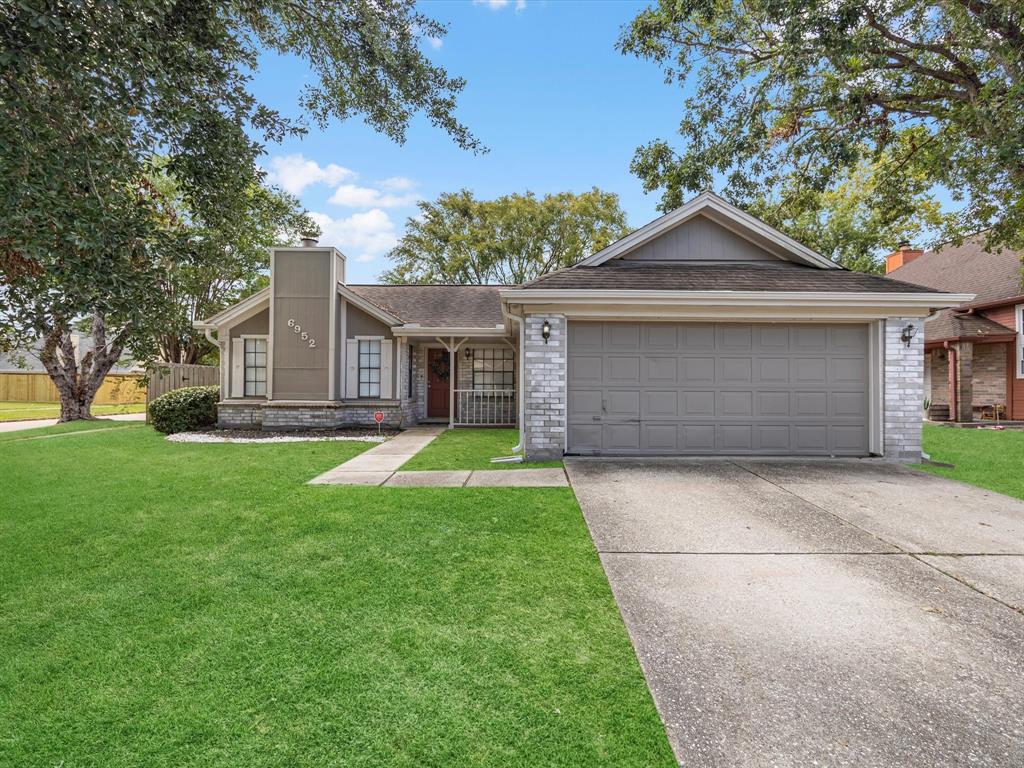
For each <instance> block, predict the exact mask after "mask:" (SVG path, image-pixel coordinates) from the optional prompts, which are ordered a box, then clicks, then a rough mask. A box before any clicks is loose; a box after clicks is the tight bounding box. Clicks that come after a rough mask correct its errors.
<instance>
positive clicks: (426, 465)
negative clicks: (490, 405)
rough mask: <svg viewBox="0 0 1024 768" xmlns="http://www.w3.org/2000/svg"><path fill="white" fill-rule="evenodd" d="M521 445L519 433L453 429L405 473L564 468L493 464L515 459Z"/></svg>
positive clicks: (544, 463) (551, 463)
mask: <svg viewBox="0 0 1024 768" xmlns="http://www.w3.org/2000/svg"><path fill="white" fill-rule="evenodd" d="M517 442H519V431H518V430H515V429H481V428H472V427H460V428H458V429H449V430H447V431H445V432H443V433H442V434H441V435H439V436H438V437H437V438H435V439H434V441H433V442H432V443H430V445H428V446H427V447H426V448H424V449H423V450H422V451H420V452H419V453H417V454H416V455H415V456H413V457H412V458H411V459H410V460H409V461H407V462H406V463H405V464H403V465H402V470H423V469H523V468H526V467H529V468H538V467H560V466H562V462H561V461H558V460H555V461H525V462H523V463H521V464H491V459H493V458H495V457H498V456H511V455H512V448H513V447H514V446H515V444H516V443H517Z"/></svg>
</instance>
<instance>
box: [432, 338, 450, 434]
mask: <svg viewBox="0 0 1024 768" xmlns="http://www.w3.org/2000/svg"><path fill="white" fill-rule="evenodd" d="M451 378H452V377H451V371H450V370H449V367H448V350H447V349H436V348H430V349H428V350H427V418H428V419H447V418H448V416H449V413H450V408H451V400H450V399H449V397H450V394H449V388H450V387H451Z"/></svg>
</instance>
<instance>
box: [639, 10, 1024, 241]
mask: <svg viewBox="0 0 1024 768" xmlns="http://www.w3.org/2000/svg"><path fill="white" fill-rule="evenodd" d="M619 48H620V50H621V51H623V52H625V53H630V54H635V55H637V56H640V57H644V58H647V59H651V60H653V61H655V62H657V63H658V64H660V65H661V66H662V68H663V71H664V73H665V77H666V81H667V82H670V83H671V82H676V83H679V84H681V85H682V84H685V85H686V86H687V88H691V89H692V90H691V92H690V95H689V96H688V97H687V99H686V101H685V110H684V114H683V117H682V119H681V122H680V125H679V135H680V137H681V138H682V146H679V147H676V146H674V145H673V144H672V143H670V142H669V141H668V140H665V139H656V140H654V141H651V142H650V143H649V144H647V145H646V146H642V147H640V148H639V149H638V150H637V152H636V154H635V156H634V159H633V163H632V170H633V171H634V173H636V175H637V176H639V177H640V179H641V180H642V181H643V183H644V187H645V189H647V190H648V191H652V190H656V189H662V190H663V197H662V203H661V205H662V207H663V208H664V209H666V210H667V209H671V208H674V207H676V206H677V205H679V203H680V202H682V200H683V199H684V197H685V196H686V195H687V194H688V193H692V192H695V191H698V190H701V189H706V188H708V187H710V186H711V185H712V184H713V183H714V182H715V181H716V180H718V181H722V182H723V183H724V187H725V189H724V191H725V194H726V196H728V197H730V198H731V199H732V200H733V201H734V202H737V203H739V204H748V203H750V202H751V201H755V200H758V199H766V198H770V199H774V200H776V201H777V202H780V203H782V204H789V203H790V202H792V201H793V200H795V199H797V198H799V197H800V196H801V195H804V194H807V193H808V190H809V191H810V194H812V195H815V194H821V193H825V192H826V191H827V190H829V189H832V190H833V191H835V190H837V189H838V185H840V184H841V183H842V182H843V179H844V177H849V175H850V174H851V173H853V172H854V171H853V169H855V168H857V167H859V166H860V167H864V166H863V165H862V164H867V165H868V166H869V167H870V168H871V172H872V174H873V175H874V179H873V180H872V182H871V185H872V186H873V187H874V188H876V189H878V190H881V189H882V188H883V187H888V186H891V187H894V188H896V189H900V188H903V187H907V189H905V191H906V192H907V193H909V187H916V188H918V189H924V190H928V189H931V188H933V187H936V186H940V187H944V188H945V189H946V190H948V191H949V193H950V194H951V196H952V197H953V199H954V200H957V201H960V202H961V203H962V207H961V210H960V211H959V212H958V215H957V216H956V217H955V218H953V219H950V220H948V221H946V222H945V224H946V225H947V226H946V232H945V234H947V235H950V236H952V237H954V238H959V237H962V236H963V235H965V234H967V233H970V232H975V231H978V230H981V229H986V228H990V231H989V240H990V245H999V244H1009V245H1018V246H1019V245H1021V244H1022V243H1021V238H1022V237H1024V131H1022V130H1021V126H1022V125H1024V29H1022V13H1021V5H1020V3H1019V2H1018V0H944V1H943V2H928V1H927V0H901V1H900V2H882V1H881V0H836V1H835V2H829V3H804V2H794V1H793V0H743V2H737V1H736V0H725V2H710V3H709V2H701V1H700V0H662V2H660V3H658V4H657V5H655V6H653V7H650V8H648V9H646V10H644V11H643V12H642V13H640V14H639V15H638V16H637V17H636V18H635V19H634V20H633V21H632V23H631V24H630V25H629V26H628V27H627V28H626V29H625V30H624V31H623V34H622V36H621V37H620V40H619ZM908 179H911V180H912V181H913V183H912V184H910V185H908V184H907V180H908ZM893 244H894V243H893Z"/></svg>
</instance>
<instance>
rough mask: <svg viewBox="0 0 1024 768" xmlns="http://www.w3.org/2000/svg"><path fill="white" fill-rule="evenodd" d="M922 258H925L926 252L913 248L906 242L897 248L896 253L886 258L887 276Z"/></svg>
mask: <svg viewBox="0 0 1024 768" xmlns="http://www.w3.org/2000/svg"><path fill="white" fill-rule="evenodd" d="M920 256H924V251H922V250H920V249H918V248H912V247H911V245H910V243H908V242H907V241H906V240H904V241H903V242H902V243H900V244H899V245H898V246H897V248H896V250H895V251H893V252H892V253H890V254H889V255H888V256H886V257H885V274H887V275H888V274H889V273H890V272H892V271H893V270H895V269H899V268H900V267H902V266H903V265H904V264H909V263H910V262H912V261H913V260H914V259H916V258H918V257H920Z"/></svg>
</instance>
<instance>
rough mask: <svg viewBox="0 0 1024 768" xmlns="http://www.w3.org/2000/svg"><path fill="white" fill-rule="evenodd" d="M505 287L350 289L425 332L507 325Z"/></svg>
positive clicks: (405, 286) (460, 286)
mask: <svg viewBox="0 0 1024 768" xmlns="http://www.w3.org/2000/svg"><path fill="white" fill-rule="evenodd" d="M504 287H505V286H501V285H349V286H348V288H349V290H351V291H352V292H353V293H355V294H357V295H359V296H362V297H363V298H364V299H366V300H367V301H371V302H373V303H374V304H376V305H377V306H378V307H381V308H382V309H384V310H385V311H387V312H388V313H389V314H392V315H394V316H395V317H397V318H399V319H400V320H401V321H402V322H403V323H405V324H415V325H420V326H423V327H425V328H495V327H497V326H500V325H503V323H504V320H503V318H502V315H501V297H500V296H499V293H498V292H499V291H500V290H501V289H502V288H504Z"/></svg>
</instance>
